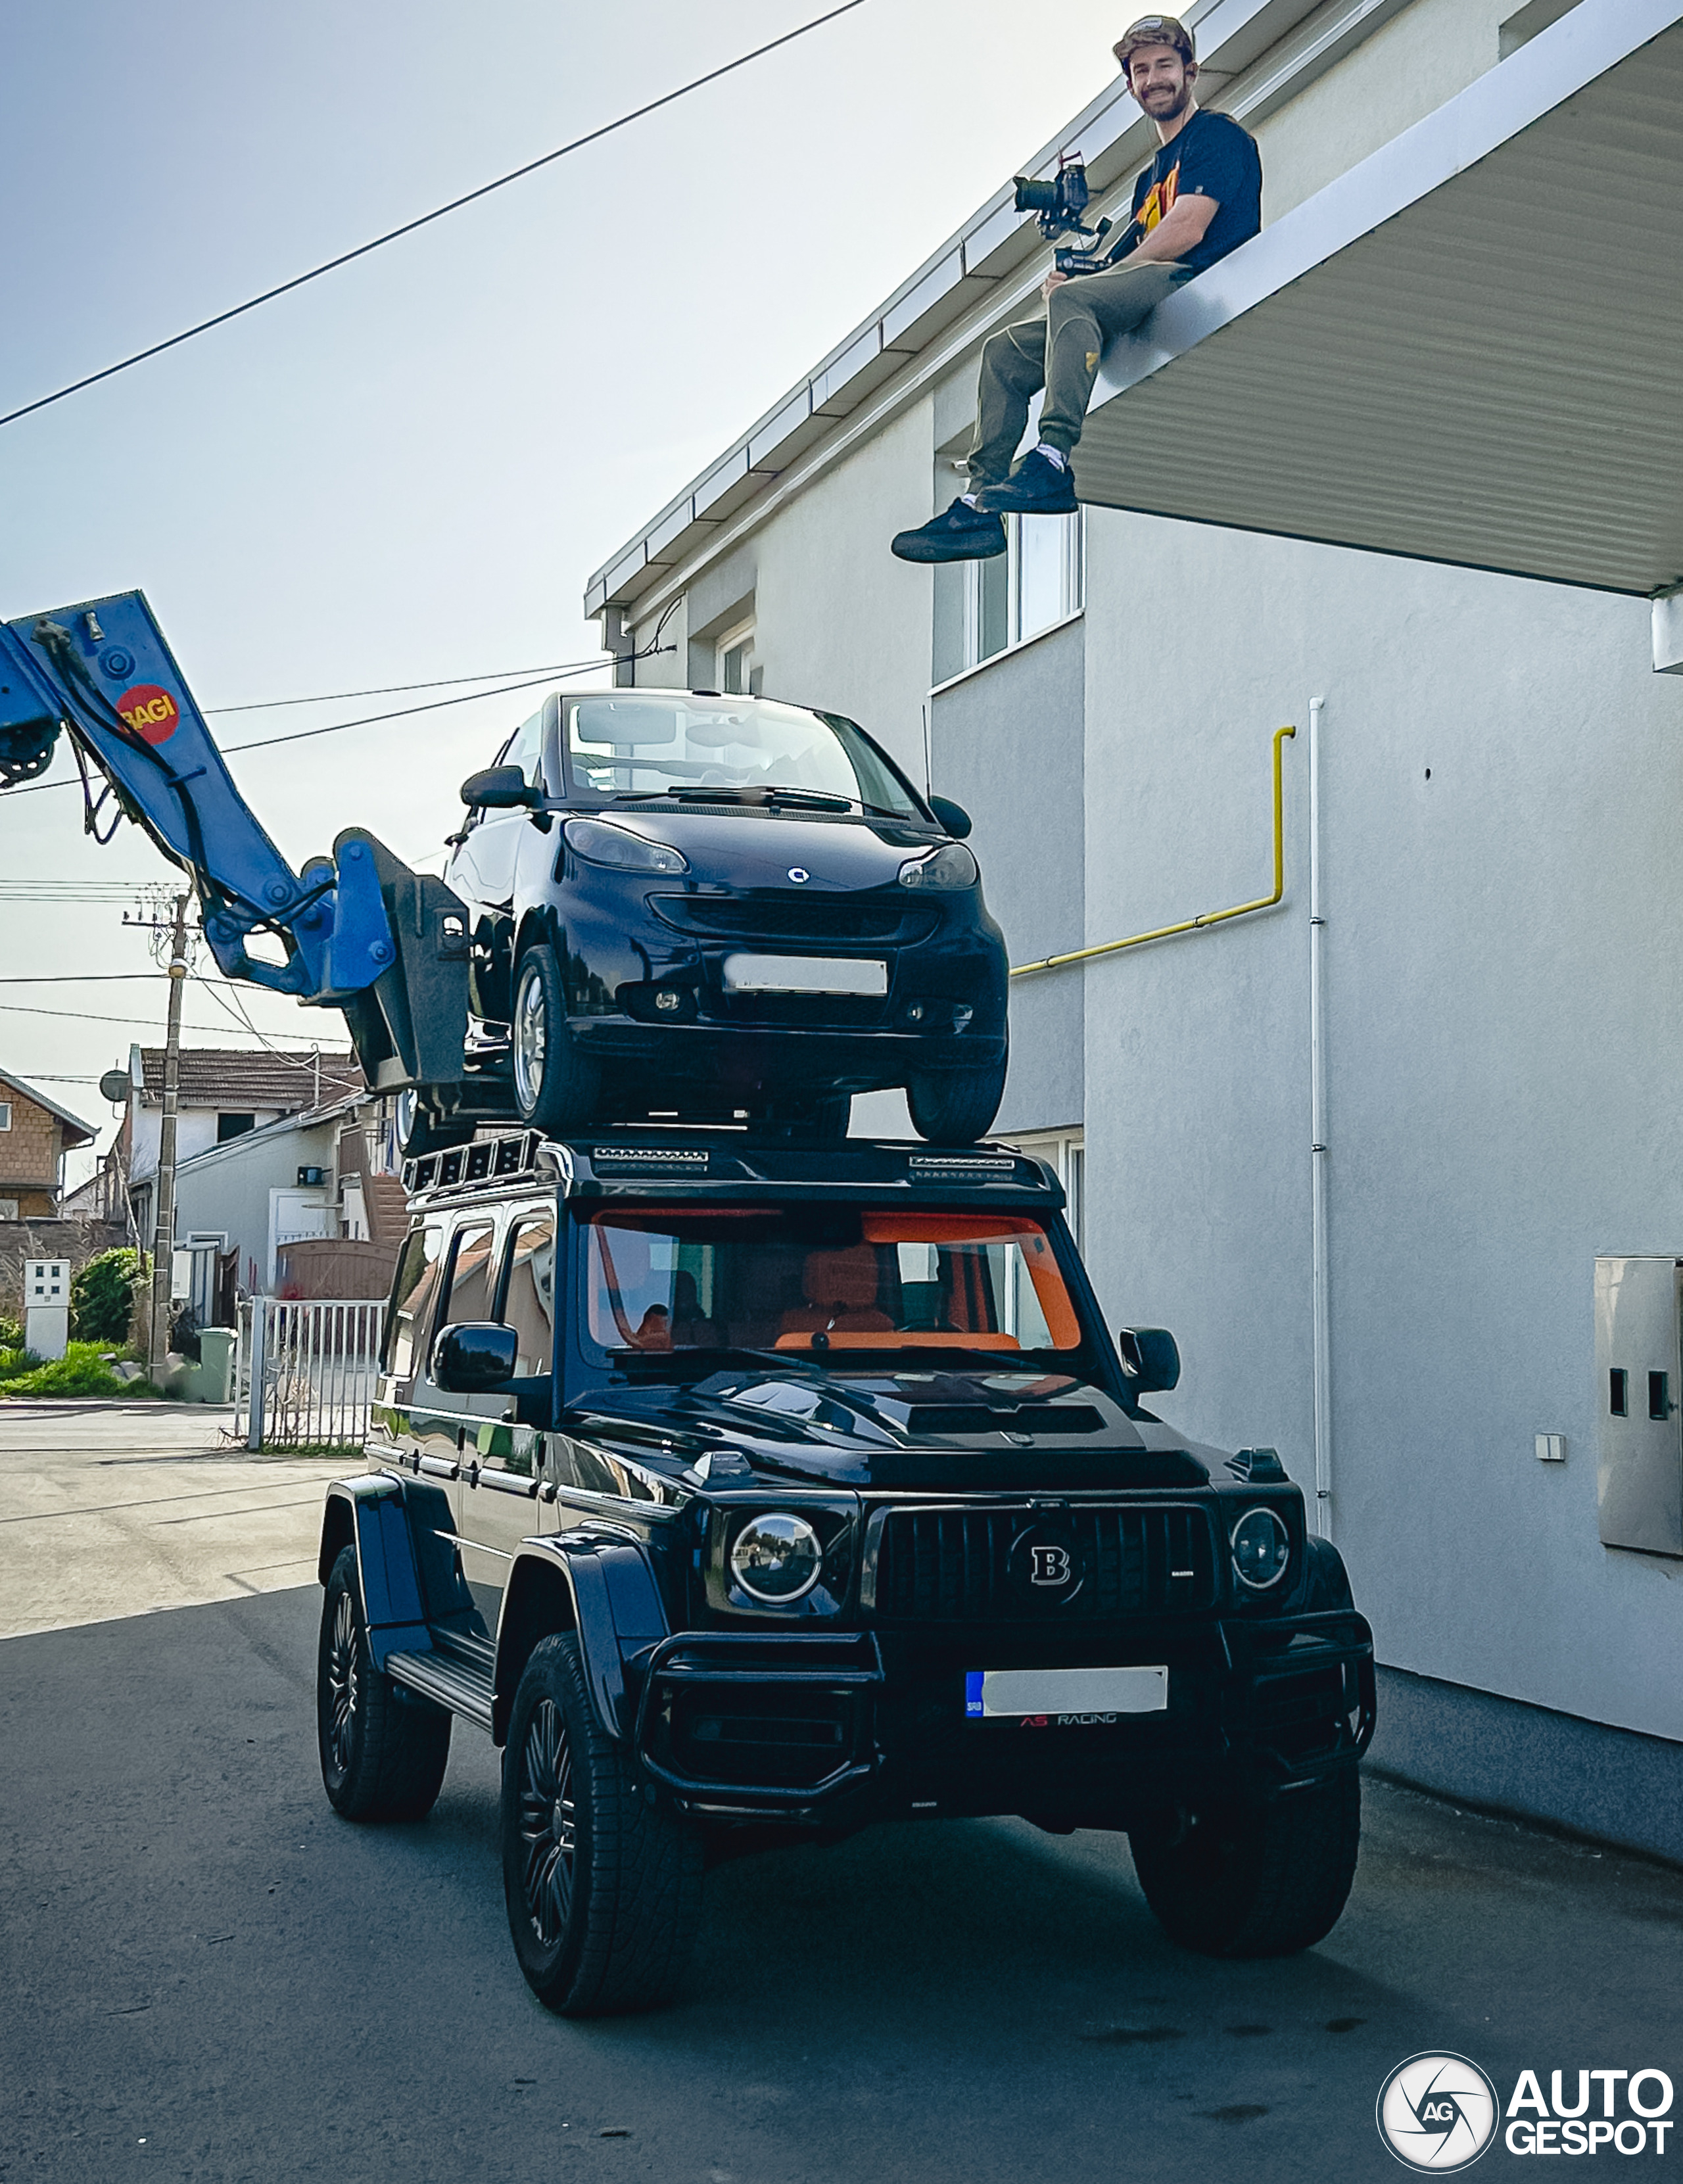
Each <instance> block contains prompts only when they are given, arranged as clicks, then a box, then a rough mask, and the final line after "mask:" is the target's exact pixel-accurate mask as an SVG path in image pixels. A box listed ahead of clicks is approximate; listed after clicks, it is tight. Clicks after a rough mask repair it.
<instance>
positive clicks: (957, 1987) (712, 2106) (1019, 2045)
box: [0, 1587, 1683, 2184]
mask: <svg viewBox="0 0 1683 2184" xmlns="http://www.w3.org/2000/svg"><path fill="white" fill-rule="evenodd" d="M318 1601H319V1595H318V1593H317V1592H316V1591H315V1589H314V1588H313V1587H301V1588H298V1589H295V1590H290V1591H272V1592H268V1593H264V1594H236V1595H235V1596H231V1597H228V1598H225V1599H220V1600H216V1601H213V1602H209V1603H207V1604H205V1605H202V1606H198V1607H184V1608H178V1609H166V1610H162V1611H159V1612H157V1613H151V1614H148V1615H143V1616H138V1617H133V1618H130V1619H115V1620H109V1621H105V1622H98V1623H91V1624H85V1625H83V1626H82V1627H79V1628H73V1629H67V1630H49V1631H42V1632H39V1633H37V1634H35V1635H26V1636H20V1637H14V1638H9V1639H8V1640H6V1641H3V1642H0V1753H3V1755H4V1757H3V1763H0V1904H3V1924H0V2177H3V2178H5V2179H6V2180H8V2184H11V2180H14V2179H23V2178H29V2179H37V2178H39V2179H47V2178H50V2179H52V2180H53V2184H81V2180H84V2179H86V2180H89V2184H109V2180H112V2179H124V2178H127V2177H130V2176H156V2177H169V2178H172V2179H173V2178H193V2179H217V2180H220V2179H245V2178H254V2179H255V2178H262V2179H264V2180H265V2184H272V2180H275V2179H291V2178H295V2177H296V2178H311V2177H322V2178H332V2179H335V2180H343V2184H355V2181H356V2180H370V2184H386V2180H392V2184H398V2180H402V2184H430V2180H432V2179H440V2180H443V2179H450V2180H457V2179H460V2178H465V2177H473V2178H481V2177H482V2178H486V2179H490V2180H502V2179H504V2178H506V2179H510V2180H513V2179H516V2178H517V2179H520V2180H521V2184H528V2181H529V2180H538V2179H546V2180H547V2179H551V2178H556V2179H561V2180H570V2179H574V2178H578V2179H585V2180H590V2184H595V2180H597V2179H612V2180H619V2179H628V2178H632V2177H636V2178H655V2179H659V2180H661V2184H666V2180H672V2184H678V2180H694V2184H807V2180H811V2184H831V2180H836V2184H840V2180H847V2184H862V2180H866V2179H870V2180H872V2184H876V2180H895V2181H896V2184H897V2180H902V2179H904V2180H906V2184H913V2180H916V2184H945V2180H949V2179H950V2180H953V2184H961V2181H962V2184H1022V2180H1024V2179H1036V2180H1038V2179H1042V2178H1045V2179H1056V2180H1058V2184H1085V2180H1089V2179H1092V2180H1095V2184H1096V2180H1101V2179H1102V2180H1105V2184H1111V2180H1114V2179H1117V2178H1121V2177H1128V2178H1140V2179H1149V2180H1151V2184H1156V2180H1165V2181H1166V2184H1168V2180H1180V2179H1186V2180H1193V2179H1197V2180H1200V2184H1210V2180H1218V2184H1225V2180H1228V2179H1233V2180H1235V2184H1236V2180H1239V2179H1241V2178H1243V2179H1245V2180H1246V2184H1256V2180H1273V2179H1276V2178H1279V2179H1285V2178H1290V2179H1299V2178H1303V2179H1313V2180H1316V2184H1345V2180H1347V2179H1363V2178H1369V2177H1373V2178H1383V2179H1389V2178H1391V2177H1395V2176H1398V2175H1400V2174H1404V2173H1406V2172H1403V2171H1401V2170H1398V2169H1397V2167H1396V2165H1395V2164H1394V2163H1393V2161H1392V2159H1391V2157H1390V2155H1389V2154H1388V2153H1386V2152H1385V2150H1384V2149H1383V2148H1382V2147H1381V2145H1380V2143H1379V2139H1378V2137H1377V2135H1376V2133H1375V2131H1374V2120H1373V2112H1374V2098H1375V2094H1376V2092H1377V2091H1378V2088H1379V2083H1380V2081H1381V2080H1382V2079H1383V2077H1384V2076H1385V2073H1386V2072H1387V2071H1388V2070H1390V2068H1391V2067H1392V2066H1393V2065H1394V2064H1396V2063H1398V2062H1400V2061H1401V2060H1402V2059H1403V2058H1404V2057H1405V2056H1407V2055H1409V2054H1410V2053H1414V2052H1416V2051H1418V2050H1420V2049H1423V2048H1451V2049H1454V2050H1457V2051H1459V2052H1460V2053H1465V2054H1468V2055H1470V2056H1471V2057H1473V2058H1474V2059H1475V2060H1477V2061H1479V2062H1480V2063H1481V2064H1483V2065H1484V2066H1485V2069H1486V2070H1489V2071H1490V2072H1491V2075H1492V2077H1493V2078H1494V2079H1495V2080H1496V2083H1497V2084H1498V2086H1499V2087H1502V2089H1503V2091H1504V2092H1506V2090H1507V2087H1510V2086H1511V2085H1512V2084H1513V2080H1514V2078H1515V2077H1516V2076H1517V2074H1518V2072H1519V2070H1520V2069H1522V2068H1524V2067H1530V2068H1534V2069H1536V2070H1539V2071H1540V2072H1541V2073H1542V2074H1543V2082H1544V2084H1545V2085H1546V2083H1547V2077H1546V2074H1547V2072H1548V2070H1550V2069H1552V2068H1554V2067H1566V2068H1567V2069H1568V2070H1569V2071H1570V2070H1572V2069H1574V2068H1576V2067H1587V2068H1596V2067H1602V2066H1610V2067H1613V2068H1624V2069H1630V2070H1637V2069H1641V2068H1643V2067H1645V2066H1647V2065H1648V2064H1658V2065H1659V2066H1660V2067H1662V2068H1665V2069H1669V2070H1671V2071H1672V2074H1673V2075H1674V2076H1675V2077H1678V2078H1679V2079H1680V2081H1683V2070H1680V2069H1679V2067H1678V2065H1679V2061H1680V2042H1679V2037H1678V2035H1679V2031H1680V2026H1683V2000H1680V1983H1679V1981H1678V1977H1677V1967H1678V1960H1679V1944H1680V1939H1683V1875H1679V1874H1676V1873H1675V1872H1671V1871H1669V1870H1665V1869H1659V1868H1657V1867H1651V1866H1645V1865H1643V1864H1640V1863H1637V1862H1634V1861H1630V1860H1625V1859H1621V1858H1615V1857H1613V1856H1612V1855H1610V1854H1609V1855H1608V1856H1605V1857H1597V1856H1596V1855H1594V1854H1593V1853H1591V1852H1589V1851H1587V1850H1585V1848H1583V1847H1571V1846H1567V1845H1564V1844H1562V1843H1558V1842H1556V1841H1552V1840H1551V1839H1549V1838H1547V1837H1544V1836H1538V1835H1535V1834H1532V1833H1530V1832H1529V1831H1525V1830H1519V1829H1518V1828H1515V1827H1513V1826H1512V1825H1507V1824H1503V1823H1499V1822H1494V1821H1491V1820H1487V1819H1474V1818H1472V1817H1470V1816H1464V1815H1458V1814H1455V1813H1453V1812H1452V1811H1450V1810H1448V1809H1446V1808H1444V1807H1442V1806H1441V1805H1437V1804H1435V1803H1433V1802H1429V1800H1426V1799H1424V1798H1422V1797H1416V1796H1414V1795H1413V1794H1412V1793H1409V1792H1407V1791H1400V1790H1397V1789H1396V1788H1393V1787H1389V1786H1385V1785H1383V1784H1373V1785H1370V1786H1369V1790H1368V1826H1367V1832H1366V1836H1365V1842H1364V1849H1363V1859H1362V1865H1361V1869H1360V1872H1359V1875H1358V1876H1357V1884H1356V1891H1355V1894H1354V1897H1353V1899H1352V1901H1351V1907H1350V1908H1349V1910H1348V1912H1347V1913H1346V1916H1345V1918H1344V1919H1343V1921H1342V1922H1341V1924H1340V1925H1339V1926H1338V1928H1337V1929H1336V1930H1335V1932H1334V1934H1333V1936H1331V1938H1330V1940H1329V1942H1326V1943H1325V1944H1324V1945H1323V1947H1320V1948H1319V1949H1318V1950H1315V1951H1313V1952H1312V1953H1309V1954H1308V1955H1306V1956H1304V1957H1301V1958H1296V1959H1294V1960H1290V1961H1287V1962H1284V1963H1277V1964H1235V1965H1226V1964H1211V1963H1208V1962H1206V1961H1204V1960H1202V1959H1201V1958H1195V1957H1190V1956H1187V1955H1184V1954H1182V1953H1179V1952H1178V1951H1176V1950H1175V1949H1173V1948H1172V1947H1170V1946H1169V1944H1168V1942H1165V1941H1164V1940H1163V1939H1162V1936H1161V1935H1160V1934H1159V1932H1158V1931H1157V1929H1156V1926H1155V1925H1154V1924H1153V1922H1152V1920H1151V1916H1150V1914H1148V1913H1147V1911H1146V1909H1145V1904H1144V1903H1143V1901H1142V1899H1141V1897H1140V1894H1139V1892H1138V1890H1137V1888H1136V1886H1135V1885H1134V1878H1133V1873H1132V1869H1131V1867H1130V1864H1129V1858H1128V1853H1127V1850H1126V1847H1125V1845H1123V1843H1122V1842H1120V1841H1117V1840H1115V1839H1112V1838H1110V1837H1107V1836H1096V1835H1084V1836H1075V1837H1073V1838H1070V1839H1067V1840H1062V1841H1060V1840H1055V1839H1052V1838H1049V1837H1046V1836H1041V1835H1039V1834H1037V1833H1036V1832H1035V1831H1034V1830H1032V1829H1030V1828H1028V1827H1027V1826H1026V1825H1021V1824H1018V1823H1015V1822H975V1823H968V1824H961V1825H938V1824H932V1825H927V1826H923V1827H915V1826H914V1827H899V1828H893V1829H883V1830H878V1831H877V1832H875V1833H872V1834H867V1835H866V1836H861V1837H859V1838H856V1839H855V1841H852V1842H850V1843H848V1844H845V1845H843V1846H842V1847H839V1848H835V1849H830V1850H822V1851H821V1850H796V1851H786V1852H781V1853H768V1854H766V1855H764V1856H761V1857H758V1858H752V1859H745V1860H743V1861H741V1862H740V1863H738V1864H734V1865H731V1866H727V1867H725V1868H723V1869H720V1870H719V1871H718V1872H716V1874H714V1875H712V1876H711V1879H710V1880H709V1882H708V1903H707V1914H706V1923H705V1934H704V1939H703V1944H702V1948H701V1952H700V1957H699V1963H698V1966H697V1970H696V1973H695V1976H694V1981H693V1984H692V1986H691V1989H690V1992H689V1993H688V1997H687V1998H686V1999H685V2000H684V2001H683V2002H682V2003H680V2004H679V2005H678V2006H677V2007H676V2008H674V2009H670V2010H667V2011H666V2012H664V2013H662V2014H659V2015H656V2016H651V2017H648V2018H644V2019H636V2020H613V2021H606V2022H598V2023H592V2024H571V2023H566V2022H563V2021H561V2020H558V2019H555V2018H553V2017H550V2016H549V2015H548V2014H546V2013H545V2012H544V2011H543V2009H540V2008H539V2007H538V2004H537V2003H535V2002H534V2001H533V2000H532V1998H531V1997H530V1996H529V1995H528V1993H527V1990H526V1988H525V1986H523V1984H522V1983H521V1979H520V1977H519V1975H518V1973H517V1971H516V1970H515V1964H514V1959H513V1956H512V1953H511V1951H510V1946H509V1942H508V1938H507V1933H506V1930H505V1927H504V1914H503V1906H502V1900H501V1889H500V1886H499V1874H498V1867H497V1858H496V1847H495V1830H494V1813H495V1792H496V1766H495V1758H494V1755H493V1752H492V1749H491V1747H490V1746H489V1744H488V1742H487V1741H485V1740H483V1739H482V1738H481V1737H479V1736H477V1735H476V1734H475V1733H473V1732H471V1731H465V1730H461V1729H460V1727H459V1728H458V1730H457V1742H456V1746H455V1749H454V1754H453V1757H452V1759H451V1763H450V1771H449V1778H448V1780H447V1782H446V1786H445V1789H444V1793H443V1797H442V1799H441V1800H440V1802H439V1804H438V1806H437V1808H436V1810H435V1812H434V1814H433V1815H432V1818H431V1819H429V1820H427V1821H426V1822H425V1823H423V1824H421V1825H417V1826H414V1827H407V1828H393V1829H366V1828H359V1827H354V1826H352V1825H348V1824H346V1823H344V1822H343V1821H340V1820H338V1819H336V1818H335V1817H334V1815H333V1814H332V1812H331V1811H330V1810H329V1808H328V1807H327V1805H326V1801H325V1799H324V1798H323V1797H322V1794H321V1791H320V1782H319V1780H318V1777H317V1773H316V1763H315V1747H314V1737H313V1729H312V1713H311V1685H312V1675H313V1656H314V1639H315V1620H316V1616H317V1613H318ZM1568 2082H1569V2084H1570V2082H1571V2079H1570V2077H1569V2081H1568ZM1603 2151H1604V2152H1606V2153H1609V2154H1611V2153H1612V2149H1611V2148H1605V2149H1603ZM1680 2158H1683V2157H1680V2156H1679V2155H1678V2154H1677V2153H1676V2150H1675V2147H1672V2148H1669V2149H1668V2153H1667V2154H1666V2156H1665V2159H1667V2160H1668V2161H1675V2160H1677V2159H1680ZM1514 2159H1515V2157H1513V2156H1511V2155H1509V2154H1508V2153H1506V2152H1505V2151H1504V2150H1503V2149H1502V2147H1501V2146H1500V2144H1499V2143H1498V2144H1497V2145H1496V2147H1494V2148H1492V2149H1491V2152H1490V2153H1488V2154H1487V2155H1486V2156H1485V2159H1484V2161H1483V2162H1481V2164H1480V2175H1481V2176H1487V2175H1490V2174H1492V2173H1494V2172H1495V2171H1497V2170H1502V2171H1506V2170H1510V2169H1511V2168H1512V2166H1513V2160H1514ZM1652 2161H1653V2157H1652V2153H1649V2154H1647V2155H1646V2156H1645V2157H1644V2160H1643V2162H1642V2164H1641V2165H1640V2172H1641V2173H1642V2174H1652V2173H1653V2167H1652ZM1621 2173H1622V2172H1621ZM1663 2173H1664V2171H1663V2170H1662V2171H1660V2174H1662V2175H1663Z"/></svg>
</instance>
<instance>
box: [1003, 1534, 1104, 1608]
mask: <svg viewBox="0 0 1683 2184" xmlns="http://www.w3.org/2000/svg"><path fill="white" fill-rule="evenodd" d="M1006 1568H1007V1569H1008V1570H1009V1571H1010V1572H1011V1583H1012V1585H1014V1586H1015V1588H1016V1590H1017V1596H1018V1597H1019V1598H1020V1599H1022V1600H1023V1601H1024V1602H1028V1603H1030V1604H1032V1605H1033V1606H1034V1607H1065V1606H1067V1604H1068V1602H1071V1601H1072V1600H1073V1599H1074V1597H1075V1596H1076V1594H1077V1593H1078V1592H1079V1591H1080V1590H1081V1585H1082V1580H1084V1578H1085V1576H1086V1574H1087V1569H1086V1565H1085V1563H1084V1562H1083V1561H1082V1559H1081V1550H1080V1548H1079V1547H1078V1546H1077V1545H1076V1543H1075V1541H1074V1540H1073V1538H1072V1537H1071V1536H1070V1535H1069V1534H1068V1533H1067V1532H1065V1531H1063V1530H1062V1529H1060V1528H1059V1527H1058V1526H1056V1525H1053V1524H1031V1525H1029V1526H1028V1528H1027V1529H1025V1530H1023V1531H1021V1532H1019V1533H1018V1534H1017V1537H1016V1538H1015V1539H1014V1540H1013V1541H1011V1553H1010V1555H1009V1557H1007V1559H1006Z"/></svg>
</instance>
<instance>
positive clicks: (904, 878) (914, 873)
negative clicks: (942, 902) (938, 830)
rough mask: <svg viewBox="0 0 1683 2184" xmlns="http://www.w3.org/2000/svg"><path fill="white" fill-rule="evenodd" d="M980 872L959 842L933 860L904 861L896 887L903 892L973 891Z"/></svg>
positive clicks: (925, 858) (967, 851) (944, 846)
mask: <svg viewBox="0 0 1683 2184" xmlns="http://www.w3.org/2000/svg"><path fill="white" fill-rule="evenodd" d="M980 877H982V873H981V868H980V866H978V864H977V862H976V860H975V858H974V857H972V855H971V854H970V852H969V850H967V849H966V848H965V846H964V844H962V843H961V842H948V843H945V844H944V845H943V846H942V847H941V848H940V849H939V850H936V851H935V852H934V854H933V856H928V857H908V858H907V859H906V862H905V863H904V864H903V865H902V866H900V885H901V886H902V887H907V888H942V889H948V890H950V889H954V888H968V887H974V886H975V884H976V883H977V881H978V879H980Z"/></svg>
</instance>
